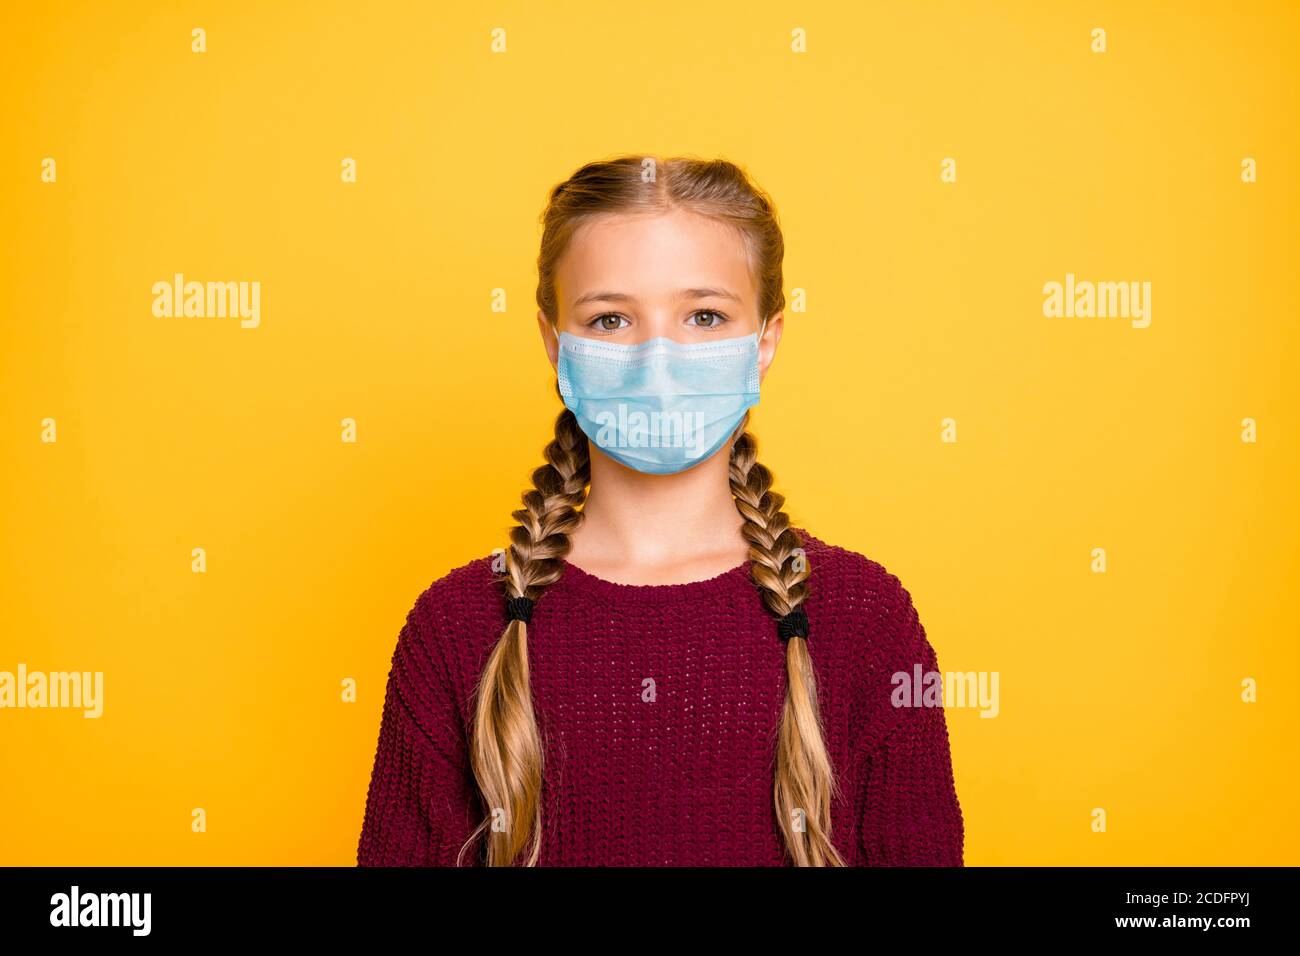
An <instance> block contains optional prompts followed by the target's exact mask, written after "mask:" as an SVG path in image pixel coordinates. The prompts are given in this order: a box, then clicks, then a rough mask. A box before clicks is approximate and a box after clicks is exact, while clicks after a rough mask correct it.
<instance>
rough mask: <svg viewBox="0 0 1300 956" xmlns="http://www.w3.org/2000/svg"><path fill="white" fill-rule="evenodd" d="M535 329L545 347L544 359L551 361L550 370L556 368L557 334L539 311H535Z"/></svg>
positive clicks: (558, 348) (558, 346) (558, 356)
mask: <svg viewBox="0 0 1300 956" xmlns="http://www.w3.org/2000/svg"><path fill="white" fill-rule="evenodd" d="M537 329H538V331H539V332H541V333H542V342H543V343H545V345H546V357H547V358H549V359H550V360H551V368H556V366H557V363H558V362H559V360H560V338H559V333H558V332H556V331H555V329H554V328H552V326H551V322H550V320H549V319H548V318H547V317H546V313H544V312H543V311H542V310H541V309H538V310H537Z"/></svg>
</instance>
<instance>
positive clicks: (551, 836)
mask: <svg viewBox="0 0 1300 956" xmlns="http://www.w3.org/2000/svg"><path fill="white" fill-rule="evenodd" d="M543 223H544V234H543V237H542V245H541V253H540V255H539V257H538V272H539V282H538V286H537V304H538V307H539V312H538V316H537V317H538V325H539V327H540V330H541V333H542V339H543V341H544V342H545V345H546V352H547V355H548V356H549V358H550V361H551V364H552V365H553V366H555V368H556V372H557V385H558V391H559V393H560V397H561V400H562V401H563V403H564V406H565V408H564V411H562V412H561V413H560V415H559V417H558V418H557V419H556V423H555V437H554V440H552V441H551V443H550V444H549V445H547V447H546V449H545V453H544V454H545V458H546V464H544V465H542V466H541V467H540V468H538V469H537V470H536V471H534V472H533V476H532V479H533V488H532V489H530V490H529V491H527V492H526V493H525V494H524V496H523V507H522V508H521V509H520V510H518V511H516V512H514V518H515V520H516V521H517V522H518V525H517V526H516V527H515V528H514V529H513V530H512V531H511V532H510V546H509V548H507V549H505V550H504V552H501V550H500V549H498V552H497V554H496V555H493V554H485V555H484V556H483V557H480V558H479V559H477V560H474V561H471V562H470V563H469V564H466V565H464V566H462V567H460V568H457V569H455V570H453V571H451V572H450V573H448V574H447V575H446V576H444V577H443V578H441V579H439V580H438V581H435V582H434V583H433V584H432V585H431V586H430V587H429V588H428V589H427V590H426V591H425V592H424V593H423V594H421V595H420V597H419V598H418V599H417V601H416V602H415V605H414V607H413V608H412V609H411V611H410V613H409V615H408V616H407V619H406V624H405V626H404V627H403V629H402V631H401V634H400V636H399V639H398V642H397V647H396V650H395V652H394V654H393V658H392V670H391V672H390V675H389V679H388V686H387V694H386V700H385V704H384V711H383V721H382V726H381V728H380V732H379V743H378V748H377V752H376V755H375V763H374V771H373V775H372V777H371V782H370V788H369V793H368V797H367V802H366V810H365V821H364V825H363V828H362V832H361V838H360V843H359V846H358V852H357V860H358V863H359V864H360V865H363V866H373V865H389V866H392V865H403V866H411V865H432V866H450V865H464V864H469V863H476V864H479V865H489V866H512V865H515V866H518V865H529V866H533V865H537V866H575V865H577V866H637V865H659V866H663V865H674V866H705V865H729V866H740V865H749V866H753V865H760V866H779V865H796V866H871V865H954V866H960V865H962V844H963V836H964V830H963V821H962V814H961V809H960V806H959V804H958V800H957V794H956V790H955V786H954V781H953V774H952V764H951V757H950V753H949V742H948V733H947V726H946V723H945V719H944V713H943V708H942V704H941V702H940V703H937V704H935V703H930V705H929V706H919V704H920V703H921V702H920V701H918V702H917V704H918V706H912V705H911V704H910V701H909V703H908V704H907V705H904V704H903V703H902V701H903V699H904V698H903V695H901V694H896V693H895V691H896V690H898V689H900V688H901V685H903V684H904V683H905V684H906V685H907V686H909V687H910V686H912V683H913V681H914V678H915V676H916V675H917V674H919V673H922V672H924V673H925V674H929V673H931V672H937V669H938V665H937V660H936V656H935V652H934V650H933V648H932V647H931V645H930V643H929V641H928V639H927V637H926V634H925V630H924V628H923V627H922V625H921V623H920V621H919V619H918V616H917V612H916V610H915V608H914V607H913V605H912V601H911V597H910V595H909V594H908V592H907V591H906V590H905V589H904V588H903V586H902V585H901V583H900V581H899V579H898V578H897V577H895V576H894V575H893V574H891V573H889V572H888V571H886V570H885V568H884V567H882V566H881V565H880V564H878V563H876V562H875V561H873V560H871V559H869V558H867V557H864V556H863V555H860V554H857V553H855V552H853V551H849V550H845V549H844V548H840V547H836V546H834V545H830V544H827V543H825V542H824V541H822V540H820V539H818V538H816V537H814V536H813V535H811V534H809V533H808V532H807V531H805V530H802V529H798V528H795V527H792V526H791V523H790V519H789V517H788V516H787V515H786V513H785V511H784V510H783V507H784V503H785V499H784V497H783V496H782V495H780V494H778V493H777V492H775V491H773V490H772V474H771V472H770V471H769V470H768V469H767V468H765V467H764V466H763V465H761V464H760V463H759V462H758V460H757V452H756V446H755V441H754V438H753V437H752V436H751V435H750V434H749V433H748V432H747V431H746V430H745V429H746V424H747V422H748V419H749V411H748V410H749V408H751V407H752V406H753V405H755V404H756V403H757V402H758V390H759V383H760V381H761V380H762V379H763V378H764V377H765V375H766V372H767V369H768V367H769V366H770V365H771V362H772V358H773V356H774V354H775V353H776V348H777V344H778V343H779V342H780V340H781V333H782V329H783V327H784V318H783V315H782V309H783V307H784V305H785V296H784V293H783V290H782V257H783V254H784V245H783V239H782V235H781V231H780V228H779V226H778V224H777V218H776V214H775V211H774V209H773V206H772V203H771V201H770V200H769V199H768V197H767V196H766V195H765V194H764V193H763V192H762V191H760V190H759V189H758V188H757V187H756V186H754V185H753V184H752V183H751V182H750V181H749V180H748V178H747V177H746V175H745V173H744V172H743V171H742V170H740V169H739V168H738V167H736V166H735V165H733V164H731V163H729V162H725V161H721V160H719V161H712V162H706V161H702V160H696V159H668V160H664V159H656V158H650V157H640V156H624V157H620V158H617V159H614V160H611V161H607V162H596V163H591V164H589V165H586V166H584V167H583V168H581V169H579V170H578V171H577V172H576V173H574V174H573V176H572V177H570V178H569V180H568V181H566V182H564V183H562V184H560V185H559V186H557V187H556V188H555V189H554V190H553V191H552V192H551V196H550V203H549V205H548V207H547V209H546V211H545V214H544V217H543ZM508 434H509V432H508V429H507V430H505V431H503V435H508ZM828 452H830V453H832V454H833V450H831V449H828ZM846 480H851V477H849V476H846ZM486 550H487V549H485V551H486Z"/></svg>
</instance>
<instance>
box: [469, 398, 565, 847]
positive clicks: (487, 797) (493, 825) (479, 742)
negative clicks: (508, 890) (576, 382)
mask: <svg viewBox="0 0 1300 956" xmlns="http://www.w3.org/2000/svg"><path fill="white" fill-rule="evenodd" d="M544 454H545V457H546V462H547V463H546V464H545V465H542V466H541V467H539V468H537V469H536V470H535V471H534V472H533V475H532V478H533V487H532V488H531V489H529V490H528V491H527V492H525V493H524V495H523V504H524V506H523V507H522V508H520V509H519V510H518V511H515V512H514V513H513V515H512V517H513V518H514V519H515V520H516V521H518V522H519V524H518V525H517V526H516V527H514V528H512V529H511V531H510V547H509V548H508V549H507V551H506V572H505V574H504V575H503V576H502V577H501V580H502V581H503V582H504V584H505V585H506V590H507V592H508V595H509V597H511V598H527V599H528V600H529V601H535V600H537V598H538V597H539V596H540V595H541V593H542V591H543V590H544V589H545V588H546V587H547V586H548V585H551V584H554V583H555V582H556V581H558V580H559V579H560V575H561V574H562V573H563V571H564V564H563V560H562V559H563V558H564V556H565V555H567V554H568V553H569V548H570V542H569V535H570V534H572V533H573V531H574V530H575V529H576V528H577V527H578V525H579V524H581V523H582V512H581V511H579V510H578V508H579V506H580V505H581V504H582V503H583V501H585V500H586V496H587V485H588V484H589V483H590V481H591V460H590V450H589V448H588V445H587V436H586V435H585V434H584V433H583V431H582V429H581V427H580V426H579V425H578V420H577V419H576V418H575V417H574V415H573V413H572V412H571V411H569V410H568V409H567V408H566V409H565V410H564V411H563V412H561V413H560V415H559V417H558V418H556V420H555V438H554V439H553V440H552V441H551V442H550V443H549V444H548V445H547V446H546V449H545V452H544ZM470 756H471V763H472V766H473V770H474V777H475V779H476V780H477V781H478V786H479V792H480V793H481V794H482V797H483V803H484V806H486V807H487V809H488V815H487V817H485V818H484V820H483V822H481V823H480V824H479V825H478V826H477V827H476V828H475V829H474V831H473V832H472V833H471V834H470V835H469V839H468V840H466V842H465V844H464V846H462V847H461V855H463V854H464V852H465V850H466V848H467V847H468V846H469V845H470V844H471V843H472V842H473V841H474V839H475V837H477V836H478V834H479V833H481V832H483V831H484V830H485V829H489V828H490V830H489V833H490V836H489V838H488V842H487V854H486V862H487V864H488V865H489V866H513V865H514V863H515V861H516V860H517V859H518V858H519V855H520V853H521V852H523V851H524V848H525V845H526V844H530V846H529V848H528V850H527V862H526V865H528V866H536V865H537V858H538V854H539V853H540V850H541V824H542V816H541V812H542V807H541V789H542V764H543V745H542V738H541V734H540V733H539V731H538V727H537V715H536V712H535V710H534V708H533V701H532V688H531V684H530V682H529V677H528V626H527V624H526V623H525V622H524V621H522V620H511V621H510V622H509V623H508V624H507V625H506V629H505V632H504V633H503V634H502V635H501V637H500V638H499V639H498V640H497V643H496V646H495V647H493V649H492V653H491V654H490V655H489V657H488V660H487V663H486V665H484V668H483V673H482V676H481V677H480V679H479V687H478V693H477V701H476V704H475V721H474V733H473V740H472V743H471V747H470Z"/></svg>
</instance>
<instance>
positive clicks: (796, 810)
mask: <svg viewBox="0 0 1300 956" xmlns="http://www.w3.org/2000/svg"><path fill="white" fill-rule="evenodd" d="M748 423H749V413H748V412H746V413H745V417H744V418H743V419H741V422H740V424H739V425H738V426H737V427H736V437H735V438H734V440H733V442H732V446H731V467H730V481H731V493H732V495H733V496H734V497H735V500H736V508H737V510H739V511H740V514H741V516H742V517H743V518H744V519H745V523H744V525H743V527H742V528H741V534H742V535H744V537H745V540H746V541H748V542H749V559H750V577H751V578H752V579H753V581H754V583H755V584H756V585H757V586H758V588H759V592H760V594H761V595H762V600H763V605H764V607H766V608H767V609H768V611H770V612H771V613H772V614H773V615H775V616H776V617H777V618H778V619H779V618H783V617H785V615H787V614H789V613H790V612H791V611H794V610H795V609H796V608H798V607H799V606H800V605H801V604H803V601H804V598H805V597H807V594H808V583H807V581H808V576H809V574H810V572H809V569H808V564H807V560H806V559H805V560H802V561H798V560H794V559H795V558H796V557H802V556H803V555H802V550H803V549H802V544H803V542H802V541H801V540H800V538H799V535H798V533H797V532H795V531H794V529H793V528H791V527H790V518H789V516H788V515H787V514H786V513H785V511H784V510H783V509H784V507H785V497H784V496H783V495H781V494H778V493H777V492H775V491H772V490H771V489H772V472H771V471H770V470H769V469H768V468H767V467H766V466H765V465H763V464H762V463H761V462H759V460H758V445H757V442H756V441H755V440H754V436H753V435H751V434H750V433H749V432H748V431H746V430H745V429H746V426H747V425H748ZM785 645H786V646H785V666H786V678H787V679H786V695H785V704H784V706H783V707H782V711H781V723H780V727H779V729H778V732H777V748H776V775H775V783H774V784H773V796H774V799H775V804H776V815H777V823H778V824H779V826H780V827H781V832H782V833H783V834H784V835H785V845H786V850H787V852H788V853H789V855H790V857H791V858H792V859H793V861H794V863H795V865H796V866H828V865H829V866H843V865H844V861H843V859H842V858H841V856H840V854H839V852H838V851H837V850H836V849H835V846H834V845H833V844H832V843H831V839H830V836H831V799H832V797H833V796H835V795H836V793H837V791H838V783H837V782H836V779H835V773H834V769H833V768H832V766H831V762H830V756H829V754H828V753H827V752H826V742H825V738H824V736H823V730H822V726H821V716H820V709H819V707H818V703H817V679H816V673H815V670H814V668H813V663H812V658H811V657H810V656H809V654H808V642H807V639H806V637H801V636H797V635H796V636H795V637H791V638H790V639H789V640H787V641H786V642H785Z"/></svg>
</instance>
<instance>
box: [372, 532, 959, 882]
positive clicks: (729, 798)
mask: <svg viewBox="0 0 1300 956" xmlns="http://www.w3.org/2000/svg"><path fill="white" fill-rule="evenodd" d="M796 531H797V533H798V534H799V535H800V537H801V538H802V539H803V542H804V549H805V553H806V556H807V560H808V563H809V568H810V571H811V574H810V577H809V579H808V596H807V598H806V600H805V603H804V607H805V609H806V611H807V614H808V619H809V623H810V635H809V638H808V651H809V654H810V656H811V658H812V660H813V665H814V667H815V669H816V674H817V682H818V691H819V701H820V709H821V714H822V720H823V724H824V736H825V740H826V745H827V749H828V752H829V756H830V759H831V763H832V766H833V767H834V769H835V772H836V775H837V779H838V780H839V782H840V786H841V788H842V795H841V797H840V798H838V799H836V800H834V801H833V802H832V804H831V822H832V829H831V841H832V842H833V843H834V844H835V847H836V849H837V850H838V851H839V852H840V854H841V856H842V857H843V858H844V860H845V862H846V863H847V864H848V865H851V866H961V865H963V860H962V847H963V838H964V828H963V820H962V813H961V808H960V805H959V803H958V799H957V793H956V788H955V784H954V780H953V772H952V761H951V755H950V750H949V738H948V730H947V724H946V721H945V717H944V711H943V708H942V707H941V706H929V707H924V706H920V707H913V706H894V704H893V702H891V695H893V693H894V690H895V687H896V686H897V684H896V682H895V681H894V675H896V674H899V673H901V674H905V675H907V678H908V680H909V681H911V680H912V677H913V674H914V668H915V667H916V666H917V665H919V666H920V668H921V672H922V673H927V672H930V671H938V669H939V667H938V660H937V657H936V654H935V651H934V649H933V647H931V645H930V642H929V640H928V639H927V637H926V633H925V629H924V627H923V626H922V625H921V622H920V619H919V617H918V614H917V611H916V609H915V608H914V606H913V603H912V599H911V596H910V595H909V593H908V592H907V590H906V589H905V588H904V587H903V586H902V584H901V582H900V581H899V579H898V578H897V577H896V576H895V575H893V574H891V573H890V572H888V571H887V570H885V568H884V567H883V566H881V565H880V564H878V563H877V562H875V561H873V560H871V559H869V558H867V557H864V556H863V555H861V554H858V553H856V552H853V551H849V550H846V549H843V548H839V547H836V546H833V545H828V544H826V543H825V542H823V541H821V540H819V539H817V538H814V537H812V536H811V535H809V534H808V533H807V532H806V531H804V530H802V529H796ZM506 623H507V619H506V595H505V591H504V589H503V587H502V586H501V584H500V583H498V582H497V580H496V575H494V574H493V572H492V558H491V556H486V557H483V558H480V559H478V560H475V561H472V562H470V563H469V564H466V565H464V566H463V567H460V568H457V569H455V570H453V571H451V572H450V573H448V574H447V575H445V576H444V577H442V578H440V579H439V580H437V581H435V582H434V583H433V584H432V585H430V586H429V587H428V588H427V589H426V590H425V591H424V593H423V594H421V595H420V597H419V598H418V599H417V600H416V602H415V605H414V607H412V609H411V611H410V613H409V614H408V616H407V619H406V623H405V625H404V626H403V628H402V629H401V633H400V635H399V637H398V640H397V646H396V649H395V650H394V653H393V657H392V669H391V671H390V673H389V677H388V683H387V689H386V694H385V700H384V707H383V717H382V723H381V726H380V730H379V742H378V747H377V749H376V753H375V760H374V769H373V772H372V775H371V780H370V786H369V791H368V795H367V799H366V808H365V819H364V823H363V826H362V831H361V837H360V842H359V845H358V848H357V862H358V864H359V865H361V866H455V865H456V855H457V852H458V851H459V850H460V847H461V844H462V843H463V842H464V841H465V840H466V838H467V837H468V836H469V834H470V832H471V831H472V830H473V829H474V827H475V826H476V825H477V824H478V823H479V821H480V820H482V819H483V818H484V816H485V815H486V811H485V809H484V808H483V807H482V806H481V805H480V801H479V798H478V792H477V788H476V786H475V783H474V778H473V773H472V772H471V770H470V766H469V757H468V754H469V746H468V741H469V739H470V732H471V729H472V726H473V719H474V691H475V687H476V685H477V682H478V678H479V675H480V673H481V672H482V669H483V665H484V662H485V661H486V659H487V656H488V653H489V652H490V651H491V649H492V646H493V645H494V644H495V642H496V641H497V639H498V638H499V637H500V635H501V632H502V631H503V630H504V628H505V626H506ZM528 656H529V665H530V675H531V680H532V691H533V699H534V707H535V710H536V713H537V720H538V726H539V730H540V732H541V735H542V740H543V742H544V748H545V749H544V759H545V763H544V771H543V773H544V776H543V786H542V824H543V835H542V844H541V851H540V856H539V859H538V865H539V866H782V865H790V864H789V861H788V858H787V857H786V855H785V850H784V841H783V839H782V836H781V831H780V828H779V826H778V824H777V819H776V810H775V804H774V800H773V792H772V787H773V781H774V769H775V765H776V730H777V724H778V721H779V719H780V716H781V709H782V703H783V701H784V697H785V689H786V670H785V646H784V644H783V642H782V640H781V638H780V637H779V636H778V634H777V622H776V619H775V618H774V617H773V616H772V615H771V614H770V613H769V612H767V611H766V610H765V609H764V608H763V606H762V603H761V601H760V598H759V591H758V589H757V587H756V586H755V585H754V584H753V583H752V581H751V580H750V578H749V565H748V564H743V565H740V566H738V567H736V568H733V569H732V570H730V571H727V572H725V573H723V574H720V575H718V576H717V577H713V578H710V579H708V580H704V581H694V582H690V583H687V584H668V585H628V584H618V583H614V582H611V581H607V580H604V579H602V578H598V577H595V576H593V575H591V574H589V573H587V572H585V571H583V570H581V569H580V568H578V567H576V566H575V565H571V564H568V563H567V562H566V563H565V568H564V574H563V576H562V577H561V579H560V580H559V581H558V582H556V583H555V584H553V585H551V586H550V587H549V588H547V589H546V590H545V592H543V594H542V595H541V597H540V598H539V599H538V601H537V603H536V606H535V608H534V609H533V613H532V621H531V623H530V624H529V625H528ZM482 843H483V839H482V836H481V835H480V837H478V838H476V839H475V843H474V845H473V846H472V847H471V848H470V849H469V850H467V851H466V854H465V857H464V859H463V860H462V863H463V864H466V865H481V860H482V855H481V847H482Z"/></svg>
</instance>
